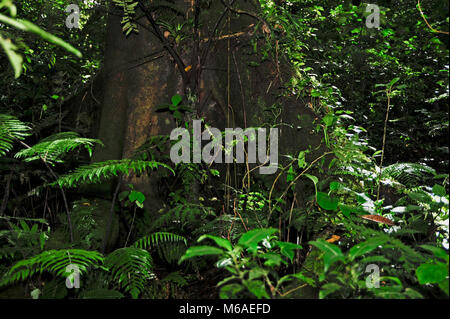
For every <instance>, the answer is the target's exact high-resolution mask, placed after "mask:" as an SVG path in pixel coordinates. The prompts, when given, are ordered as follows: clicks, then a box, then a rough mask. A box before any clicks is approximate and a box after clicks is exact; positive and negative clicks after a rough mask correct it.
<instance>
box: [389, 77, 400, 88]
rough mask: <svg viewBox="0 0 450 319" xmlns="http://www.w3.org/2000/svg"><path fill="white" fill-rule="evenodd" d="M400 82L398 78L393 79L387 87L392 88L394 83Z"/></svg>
mask: <svg viewBox="0 0 450 319" xmlns="http://www.w3.org/2000/svg"><path fill="white" fill-rule="evenodd" d="M398 81H400V78H394V79H392V81H391V82H389V84H388V87H393V86H394V84H395V83H397V82H398Z"/></svg>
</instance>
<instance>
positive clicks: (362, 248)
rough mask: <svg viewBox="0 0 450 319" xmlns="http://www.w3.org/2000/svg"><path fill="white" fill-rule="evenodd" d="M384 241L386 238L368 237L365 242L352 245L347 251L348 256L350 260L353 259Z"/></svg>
mask: <svg viewBox="0 0 450 319" xmlns="http://www.w3.org/2000/svg"><path fill="white" fill-rule="evenodd" d="M386 241H387V239H386V238H383V237H373V238H370V239H369V240H366V241H365V242H362V243H359V244H357V245H355V246H353V247H352V248H351V249H350V251H349V252H348V257H349V258H350V260H354V259H355V258H356V257H359V256H362V255H365V254H367V253H369V252H371V251H372V250H375V249H376V248H377V247H378V246H381V245H383V244H384V243H385V242H386Z"/></svg>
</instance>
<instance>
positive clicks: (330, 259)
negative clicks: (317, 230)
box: [309, 239, 345, 272]
mask: <svg viewBox="0 0 450 319" xmlns="http://www.w3.org/2000/svg"><path fill="white" fill-rule="evenodd" d="M309 243H310V244H311V245H313V246H315V247H317V248H319V249H320V250H321V251H322V252H323V253H324V255H323V263H324V266H325V269H324V271H325V272H327V270H328V268H330V266H331V265H333V264H334V263H335V262H338V261H344V260H345V258H344V255H343V254H342V251H341V249H340V248H339V247H338V246H336V245H333V244H330V243H328V242H326V241H325V240H323V239H318V240H316V241H311V242H309Z"/></svg>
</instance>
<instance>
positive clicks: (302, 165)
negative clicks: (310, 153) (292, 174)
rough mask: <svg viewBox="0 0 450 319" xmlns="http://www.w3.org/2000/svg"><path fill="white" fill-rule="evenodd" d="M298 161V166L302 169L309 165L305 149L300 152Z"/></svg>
mask: <svg viewBox="0 0 450 319" xmlns="http://www.w3.org/2000/svg"><path fill="white" fill-rule="evenodd" d="M297 163H298V167H299V168H300V169H303V168H305V167H306V166H307V165H308V163H306V152H305V151H303V152H300V153H298V158H297Z"/></svg>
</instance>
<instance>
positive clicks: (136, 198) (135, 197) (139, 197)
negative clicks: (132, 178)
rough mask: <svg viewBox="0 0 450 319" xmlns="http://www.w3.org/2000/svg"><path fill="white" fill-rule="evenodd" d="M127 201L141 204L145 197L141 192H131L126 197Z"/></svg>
mask: <svg viewBox="0 0 450 319" xmlns="http://www.w3.org/2000/svg"><path fill="white" fill-rule="evenodd" d="M128 199H129V200H130V202H138V203H141V204H142V203H143V202H144V201H145V195H144V194H142V193H141V192H137V191H134V190H133V191H131V193H130V195H128Z"/></svg>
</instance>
